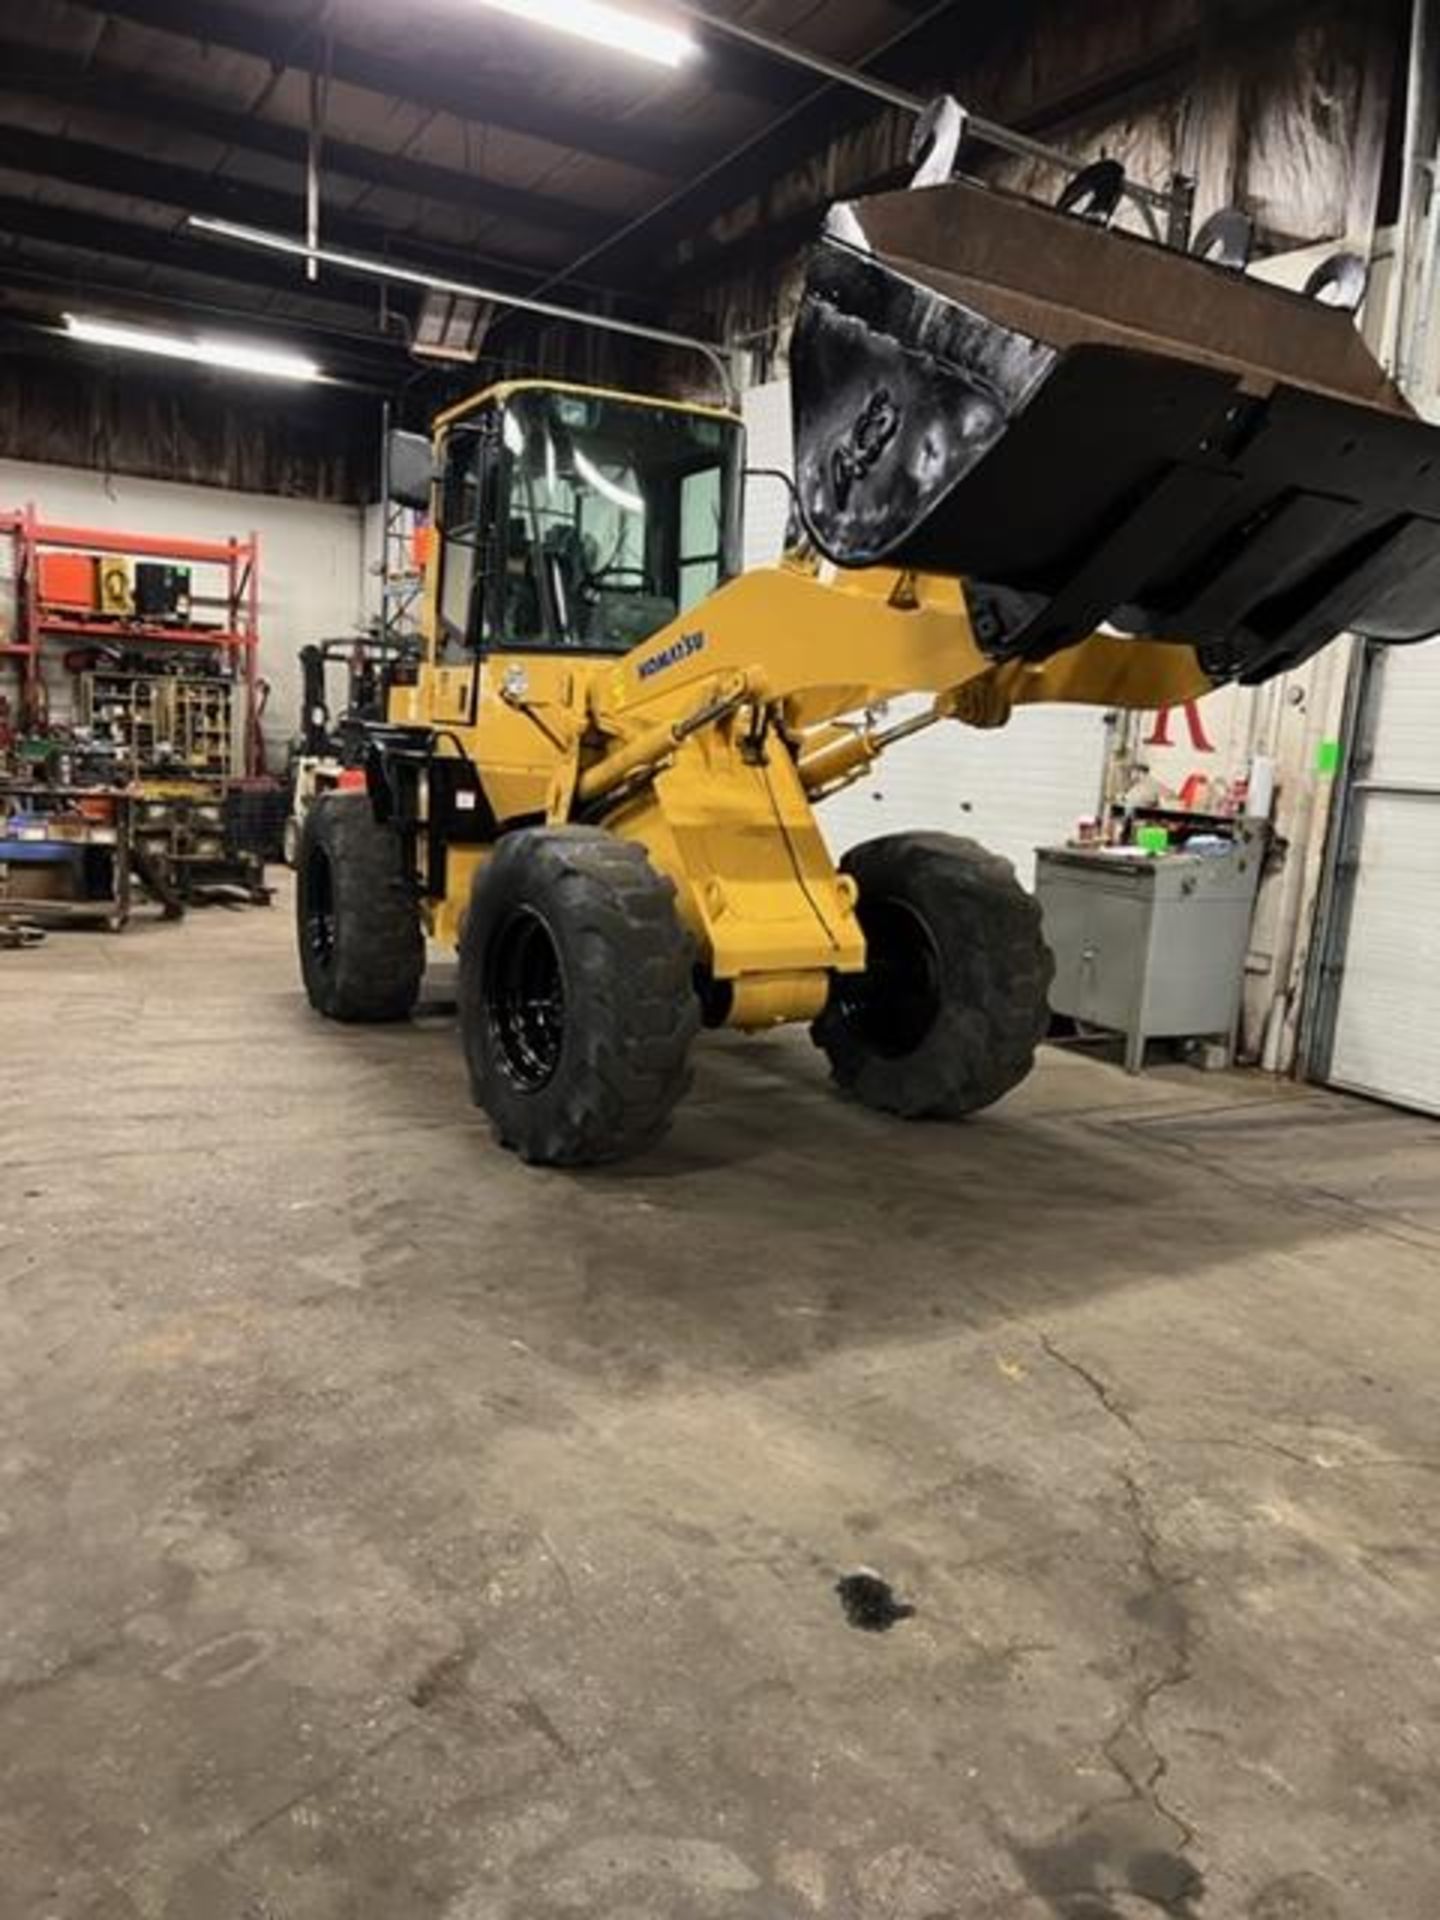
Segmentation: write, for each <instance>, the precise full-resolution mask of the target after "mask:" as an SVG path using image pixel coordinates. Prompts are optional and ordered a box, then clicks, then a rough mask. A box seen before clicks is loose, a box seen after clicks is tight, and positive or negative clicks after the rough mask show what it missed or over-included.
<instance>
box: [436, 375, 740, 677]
mask: <svg viewBox="0 0 1440 1920" xmlns="http://www.w3.org/2000/svg"><path fill="white" fill-rule="evenodd" d="M439 451H440V455H441V465H440V472H439V499H438V502H437V505H438V521H439V533H440V539H439V548H438V569H439V571H438V579H437V580H436V582H435V601H434V606H435V619H434V646H435V654H436V658H437V660H439V661H442V662H445V663H448V664H451V665H455V664H459V663H460V662H461V661H463V660H464V659H465V658H467V657H473V656H474V655H476V654H477V653H480V652H482V651H490V650H502V649H503V650H504V651H506V652H510V651H514V650H522V651H523V650H527V649H530V650H535V651H540V652H547V653H554V652H575V653H582V654H610V653H613V654H622V653H628V652H629V651H630V649H631V648H632V647H635V646H638V645H639V644H640V643H641V642H642V641H644V640H647V639H648V638H649V637H650V636H651V635H652V634H654V633H657V632H659V631H660V629H661V628H662V627H665V626H667V625H669V623H670V622H671V621H672V620H674V619H676V618H677V617H678V616H679V615H681V614H683V613H685V612H687V611H688V610H689V609H690V608H691V607H693V606H695V605H697V604H698V602H700V601H701V600H703V599H704V598H705V597H706V595H708V594H710V593H713V592H714V591H715V589H716V588H717V587H718V586H720V585H721V584H722V583H723V582H724V581H725V580H728V579H729V578H730V577H731V576H732V575H733V574H734V573H736V572H737V571H738V570H739V564H740V563H739V537H740V535H739V520H740V510H739V509H740V500H739V494H740V487H741V462H742V430H741V427H740V423H739V422H738V421H737V420H736V419H734V417H733V416H731V415H729V414H725V413H721V412H719V411H717V410H714V409H710V408H699V407H688V406H681V405H677V404H672V403H668V402H663V401H657V400H648V399H639V398H631V397H629V396H626V395H621V394H611V393H603V392H595V391H589V390H585V389H580V388H568V387H558V386H545V385H541V384H538V383H536V384H532V383H528V382H526V383H519V384H515V385H511V386H506V387H502V388H497V389H495V390H493V391H492V392H491V393H489V394H486V395H484V396H482V397H481V398H480V400H478V401H477V402H475V403H472V405H471V406H470V407H468V408H466V409H465V410H463V411H462V412H461V413H460V414H458V415H454V416H451V417H450V419H449V420H448V421H447V422H444V423H442V426H441V439H440V448H439Z"/></svg>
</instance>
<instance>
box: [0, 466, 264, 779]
mask: <svg viewBox="0 0 1440 1920" xmlns="http://www.w3.org/2000/svg"><path fill="white" fill-rule="evenodd" d="M7 535H8V536H9V538H10V539H11V540H13V541H14V543H15V569H14V571H15V577H16V601H17V607H16V625H15V636H14V638H13V640H10V641H7V642H5V643H4V644H3V645H0V659H4V658H7V657H8V658H9V659H11V660H13V661H14V662H15V663H16V669H17V672H18V675H19V680H20V721H21V724H22V726H23V725H26V724H32V723H34V722H35V721H36V719H37V718H38V717H39V709H40V707H41V705H42V703H43V693H44V646H45V642H46V640H47V639H71V640H78V641H84V640H110V641H121V642H125V641H129V642H131V643H133V644H134V645H137V646H147V647H149V646H173V647H220V648H222V649H223V650H224V652H225V654H226V656H227V659H228V662H229V665H230V669H231V671H232V673H233V674H234V675H235V678H236V680H237V682H238V683H240V684H241V685H243V687H244V689H245V698H244V742H245V744H244V770H245V772H246V773H247V774H253V773H257V772H258V771H259V768H258V767H257V766H256V764H255V742H256V731H257V729H256V718H257V714H256V697H257V685H256V683H257V680H258V668H259V651H260V536H259V535H258V534H257V533H252V534H250V535H249V536H248V537H247V538H246V539H243V540H241V539H231V540H186V539H181V538H179V537H172V536H170V535H167V534H153V533H115V532H112V531H109V530H108V529H105V528H100V527H72V526H62V525H59V524H57V523H55V522H52V521H47V520H42V519H41V518H40V516H39V514H38V512H37V511H36V509H35V506H34V504H33V503H31V504H30V505H28V506H26V507H24V508H23V509H22V510H21V511H19V512H18V513H0V536H7ZM47 548H48V549H52V550H55V549H58V550H64V551H69V552H81V553H93V554H96V555H99V556H103V555H105V554H113V555H116V556H119V557H123V558H130V559H135V558H138V559H145V560H173V561H179V562H189V563H191V564H193V565H197V566H218V567H223V568H224V569H225V581H226V588H225V592H224V595H223V618H222V619H221V621H220V622H219V624H217V625H215V626H202V625H199V624H197V623H195V622H193V621H191V622H186V623H184V624H181V623H179V622H175V623H168V624H166V625H163V626H160V625H155V624H153V623H151V622H148V621H144V620H135V619H128V618H126V617H124V616H123V615H116V616H110V615H106V614H101V613H91V614H86V613H60V612H57V611H55V610H54V609H47V608H45V607H44V606H43V605H42V604H41V600H40V555H41V553H42V552H43V551H45V550H46V549H47Z"/></svg>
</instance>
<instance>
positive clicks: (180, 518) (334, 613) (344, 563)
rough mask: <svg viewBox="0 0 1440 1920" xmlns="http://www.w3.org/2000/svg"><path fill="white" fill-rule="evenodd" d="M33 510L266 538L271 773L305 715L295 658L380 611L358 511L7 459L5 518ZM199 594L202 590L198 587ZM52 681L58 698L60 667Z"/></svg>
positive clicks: (264, 620) (116, 523)
mask: <svg viewBox="0 0 1440 1920" xmlns="http://www.w3.org/2000/svg"><path fill="white" fill-rule="evenodd" d="M30 501H33V502H34V504H35V507H36V510H37V512H38V513H39V515H40V517H41V519H43V520H51V521H59V522H63V523H66V524H71V525H81V526H87V527H96V528H100V529H103V530H106V531H119V532H127V533H150V534H162V535H165V534H176V535H180V536H182V537H184V538H188V539H198V540H219V539H227V538H229V537H230V536H231V535H232V534H233V535H238V536H241V537H245V536H248V535H249V534H250V533H252V532H254V533H258V534H259V536H260V662H259V668H260V673H261V676H262V677H263V678H264V679H266V680H268V681H269V682H270V685H271V694H270V703H269V707H268V710H267V713H266V717H265V739H266V749H267V753H268V755H269V761H270V767H271V770H272V771H278V770H280V769H282V768H283V766H284V757H285V744H286V742H287V741H288V739H289V737H290V735H291V734H292V733H293V732H294V730H295V727H296V724H297V719H298V712H299V698H300V687H299V672H298V669H297V666H296V659H295V656H296V653H297V651H298V649H299V648H300V647H301V646H303V645H304V644H305V642H306V641H307V640H320V639H325V638H327V637H329V636H331V635H337V634H347V633H350V632H352V631H354V629H355V626H356V623H357V622H358V621H360V620H362V619H363V618H364V616H365V614H366V612H367V611H368V610H369V609H370V608H371V607H372V606H373V605H374V601H375V592H376V589H375V583H374V581H373V579H371V578H369V577H367V574H366V570H365V553H364V545H363V537H362V536H363V525H362V521H363V515H362V513H361V510H360V509H359V508H357V507H338V506H321V505H317V504H315V503H313V502H311V501H307V500H280V499H276V498H274V497H273V496H272V495H268V494H254V493H231V492H228V491H226V490H224V489H222V488H218V487H217V488H211V487H190V486H178V485H176V484H174V483H173V482H170V481H167V480H136V479H132V478H129V477H128V476H126V475H124V474H113V475H106V474H102V473H94V472H88V471H86V470H84V469H82V468H78V467H52V466H43V465H39V464H35V463H31V462H28V461H21V460H6V459H0V511H9V510H11V509H13V508H16V507H23V506H24V505H25V504H26V503H27V502H30ZM196 586H197V591H200V590H203V589H202V587H201V583H200V582H199V581H198V579H197V583H196ZM61 650H62V647H61V645H60V644H58V643H57V646H56V649H55V651H56V653H57V654H58V652H59V651H61ZM48 678H49V680H50V682H51V684H52V686H53V687H54V688H55V690H56V692H57V694H58V693H59V692H60V683H61V681H62V679H63V675H62V673H61V671H60V669H59V665H58V660H57V662H56V664H55V665H54V666H53V667H52V668H51V669H50V672H49V675H48ZM5 679H6V684H8V680H9V676H6V677H5ZM59 704H60V703H59V701H58V699H57V702H56V705H57V708H58V707H59Z"/></svg>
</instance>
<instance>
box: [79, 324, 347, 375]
mask: <svg viewBox="0 0 1440 1920" xmlns="http://www.w3.org/2000/svg"><path fill="white" fill-rule="evenodd" d="M64 319H65V331H66V333H67V334H68V336H69V337H70V338H71V339H72V340H84V341H86V342H88V344H89V345H91V346H94V347H121V348H123V349H124V350H125V351H126V352H128V353H153V354H157V355H159V356H160V357H161V358H163V359H166V360H189V361H193V362H194V364H195V365H196V366H201V367H216V368H220V369H223V371H225V372H227V373H255V374H260V375H261V376H262V377H264V378H266V379H271V380H319V379H322V378H323V375H322V374H321V371H320V369H319V367H318V366H316V364H315V362H314V361H313V360H307V359H305V357H304V355H303V354H298V353H284V352H281V351H279V350H277V349H274V348H271V347H252V346H247V345H245V343H244V342H243V341H237V340H217V339H214V338H207V337H206V336H204V335H200V336H198V337H196V338H194V339H191V338H188V337H187V336H186V335H184V334H179V333H156V332H153V331H152V330H151V329H150V328H149V327H126V326H121V325H120V324H119V323H118V322H117V321H113V320H92V319H90V318H88V317H87V316H86V315H84V314H76V313H67V314H66V315H65V316H64Z"/></svg>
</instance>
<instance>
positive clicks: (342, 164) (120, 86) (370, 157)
mask: <svg viewBox="0 0 1440 1920" xmlns="http://www.w3.org/2000/svg"><path fill="white" fill-rule="evenodd" d="M0 75H3V76H4V79H3V86H4V88H5V90H6V91H7V92H14V93H21V94H31V95H39V96H41V97H42V98H44V99H47V100H54V101H57V102H59V103H61V104H62V105H65V106H68V107H74V108H91V109H94V110H97V111H100V112H104V113H110V114H123V115H124V116H125V117H126V118H127V119H133V120H141V121H146V122H153V123H155V124H156V125H157V126H158V127H159V128H160V129H162V130H163V129H165V128H174V129H177V130H178V131H180V132H182V133H189V134H194V135H196V136H197V137H199V138H201V139H207V140H215V141H218V142H220V143H221V144H223V145H225V146H229V147H234V148H237V149H239V150H240V151H242V152H246V153H261V154H265V155H267V156H269V157H270V158H272V159H276V160H283V161H285V162H287V163H288V164H290V165H293V166H294V167H296V168H297V169H303V168H304V167H305V165H306V161H307V157H308V152H309V135H308V133H307V131H306V129H305V128H304V127H295V126H287V125H284V124H282V123H280V122H279V121H275V120H262V119H260V118H258V117H257V116H256V115H254V114H248V113H235V112H231V111H229V110H227V109H225V108H222V107H214V106H210V105H208V104H206V103H205V102H204V101H202V100H200V99H198V98H196V97H194V96H190V95H185V94H183V93H179V92H169V91H165V90H162V89H161V88H159V87H156V86H154V85H153V84H152V83H150V82H149V81H147V80H146V78H145V77H144V75H143V74H137V73H135V72H133V71H131V70H130V69H128V68H125V67H119V66H113V65H110V64H108V63H106V62H104V61H87V60H86V59H84V58H83V56H80V55H76V54H71V53H63V52H60V51H58V50H56V49H54V48H50V47H37V46H33V45H31V44H29V43H27V42H22V41H11V40H0ZM321 167H322V172H323V173H325V174H340V175H342V176H344V177H345V178H346V179H349V180H357V181H360V182H362V183H363V184H364V185H366V186H375V187H390V188H394V189H395V190H397V191H398V192H401V193H412V194H415V195H417V196H419V197H420V198H421V199H424V200H430V201H434V202H435V203H437V204H439V205H443V206H455V207H467V208H469V209H470V210H471V211H473V212H477V213H480V214H495V215H498V216H502V217H508V218H511V219H517V220H523V221H525V222H526V223H527V224H529V225H532V226H536V227H543V228H545V229H546V230H547V231H549V232H553V233H556V234H564V235H568V236H569V237H570V238H571V239H577V238H584V237H585V236H586V235H591V234H594V233H595V232H596V231H597V229H598V228H600V227H602V226H603V225H604V224H605V220H606V215H605V214H603V213H600V212H597V211H594V210H591V209H588V208H585V207H583V206H579V205H577V204H576V202H575V201H573V200H566V199H562V198H560V197H559V196H558V195H555V194H547V193H539V192H536V191H534V190H533V189H531V188H528V187H513V186H507V185H506V184H505V183H504V182H502V181H498V180H485V179H482V178H480V177H478V176H476V175H474V174H469V173H462V172H460V171H459V170H458V169H455V168H452V167H438V166H433V165H431V164H430V163H429V162H428V161H424V160H412V159H411V158H410V157H409V156H408V155H407V154H393V153H382V152H380V151H379V150H378V149H376V148H374V147H366V146H361V145H358V144H356V143H355V142H353V141H347V140H336V139H332V138H330V137H328V136H327V137H326V139H325V141H324V145H323V149H322V155H321Z"/></svg>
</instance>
